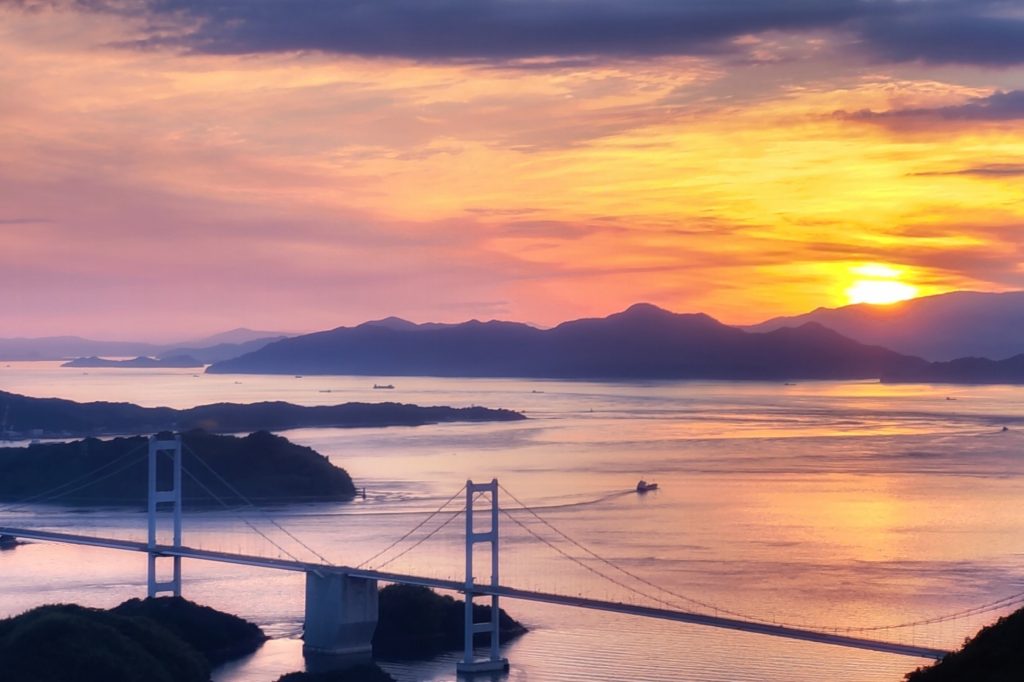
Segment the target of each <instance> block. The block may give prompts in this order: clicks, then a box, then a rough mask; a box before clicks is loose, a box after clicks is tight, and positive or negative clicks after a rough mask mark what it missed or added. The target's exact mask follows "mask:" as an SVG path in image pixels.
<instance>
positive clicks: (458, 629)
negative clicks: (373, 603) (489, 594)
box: [373, 584, 527, 660]
mask: <svg viewBox="0 0 1024 682" xmlns="http://www.w3.org/2000/svg"><path fill="white" fill-rule="evenodd" d="M465 606H466V605H465V602H463V601H462V600H461V599H455V598H454V597H450V596H448V595H440V594H438V593H436V592H434V591H433V590H431V589H429V588H427V587H419V586H417V585H397V584H396V585H388V586H387V587H385V588H383V589H381V591H380V615H379V617H378V621H377V630H376V632H374V634H373V655H374V656H378V657H380V658H385V659H387V658H391V659H400V660H405V659H417V658H432V657H434V656H436V655H438V654H440V653H443V652H445V651H458V650H461V649H462V647H463V645H464V642H463V636H464V633H465V630H464V628H465V620H464V619H465V615H466V609H465ZM490 619H491V607H490V606H488V605H486V604H474V605H473V620H474V621H476V622H478V623H483V622H488V621H490ZM498 619H499V620H498V623H499V630H498V633H499V636H498V639H499V641H500V642H501V643H502V644H504V643H506V642H510V641H512V640H513V639H516V638H517V637H520V636H522V635H524V634H526V632H527V629H526V627H525V626H524V625H523V624H522V623H520V622H519V621H517V620H515V619H514V618H512V617H511V616H509V615H508V614H507V613H506V612H505V610H504V609H500V610H499V613H498ZM489 637H490V635H488V634H487V633H477V634H476V635H474V643H475V644H477V645H478V646H483V645H485V644H488V643H489V641H490V640H489V639H488V638H489Z"/></svg>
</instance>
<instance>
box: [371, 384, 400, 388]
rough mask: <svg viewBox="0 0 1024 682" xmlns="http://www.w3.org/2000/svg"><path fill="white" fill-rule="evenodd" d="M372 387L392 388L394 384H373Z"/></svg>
mask: <svg viewBox="0 0 1024 682" xmlns="http://www.w3.org/2000/svg"><path fill="white" fill-rule="evenodd" d="M373 387H374V388H394V387H395V385H394V384H374V385H373Z"/></svg>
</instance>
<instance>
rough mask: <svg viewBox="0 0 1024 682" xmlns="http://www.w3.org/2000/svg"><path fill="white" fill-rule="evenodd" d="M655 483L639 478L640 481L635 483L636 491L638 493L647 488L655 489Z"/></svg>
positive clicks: (656, 485)
mask: <svg viewBox="0 0 1024 682" xmlns="http://www.w3.org/2000/svg"><path fill="white" fill-rule="evenodd" d="M657 489H658V484H657V483H648V482H647V481H645V480H643V479H642V478H641V479H640V482H639V483H637V484H636V491H637V492H638V493H646V492H647V491H649V490H657Z"/></svg>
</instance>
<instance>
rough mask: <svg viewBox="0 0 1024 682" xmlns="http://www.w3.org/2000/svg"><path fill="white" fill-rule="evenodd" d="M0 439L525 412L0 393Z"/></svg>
mask: <svg viewBox="0 0 1024 682" xmlns="http://www.w3.org/2000/svg"><path fill="white" fill-rule="evenodd" d="M0 419H2V420H3V422H2V423H0V438H8V439H16V438H19V437H20V438H47V437H55V438H74V437H82V436H104V435H125V434H136V433H155V432H157V431H183V430H189V429H195V428H201V429H204V430H206V431H209V432H213V433H249V432H252V431H259V430H269V431H284V430H287V429H298V428H308V427H371V426H372V427H379V426H422V425H425V424H436V423H440V422H491V421H516V420H521V419H526V416H525V415H523V414H521V413H519V412H514V411H512V410H506V409H492V408H487V407H476V406H474V407H446V406H430V407H423V406H420V405H411V404H407V403H393V402H385V403H357V402H354V403H343V404H340V405H318V406H312V407H307V406H303V405H294V404H292V403H286V402H281V401H273V402H260V403H215V404H211V405H200V406H198V407H192V408H188V409H180V410H179V409H174V408H170V407H141V406H139V405H134V404H132V403H111V402H92V403H78V402H74V401H72V400H63V399H61V398H33V397H29V396H24V395H18V394H16V393H7V392H5V391H0Z"/></svg>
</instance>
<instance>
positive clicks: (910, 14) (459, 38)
mask: <svg viewBox="0 0 1024 682" xmlns="http://www.w3.org/2000/svg"><path fill="white" fill-rule="evenodd" d="M5 2H6V4H14V5H17V6H23V7H25V6H27V7H38V6H40V5H47V4H51V5H52V4H56V5H62V4H63V5H67V4H71V5H74V6H76V7H78V8H79V9H84V10H89V11H105V12H113V13H117V14H121V15H129V16H134V17H136V18H139V19H141V20H142V21H143V23H144V24H145V25H146V26H147V29H146V30H144V32H143V35H142V36H141V37H140V38H138V39H137V40H134V41H131V42H130V43H127V44H129V45H133V46H138V47H152V46H174V47H177V48H180V49H185V50H188V51H194V52H201V53H210V54H250V53H262V52H301V51H318V52H324V53H336V54H356V55H363V56H389V57H402V58H410V59H420V60H449V59H460V60H475V61H502V60H504V61H508V60H516V59H525V58H536V57H546V58H557V59H565V58H573V57H583V56H621V57H643V56H658V55H694V54H716V53H722V52H734V51H741V50H742V49H743V48H742V46H741V45H739V44H737V42H736V39H737V38H740V37H743V36H749V35H758V34H764V33H768V32H781V33H784V34H785V33H789V34H792V33H799V32H805V31H833V32H837V33H842V34H844V36H845V37H847V38H849V37H852V38H853V39H854V40H853V41H852V44H854V45H856V46H857V47H858V48H859V49H861V50H863V51H864V52H866V53H867V54H868V55H869V56H871V57H873V58H875V59H880V60H885V61H894V62H906V61H921V62H927V63H932V64H945V63H963V64H977V65H983V66H1006V65H1013V64H1022V63H1024V16H1021V15H1020V13H1019V11H1016V10H1015V9H1014V4H1015V3H1014V2H1012V1H1011V0H727V1H726V0H0V4H2V3H5ZM837 42H842V43H843V44H845V45H849V44H850V41H848V40H844V41H837Z"/></svg>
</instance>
